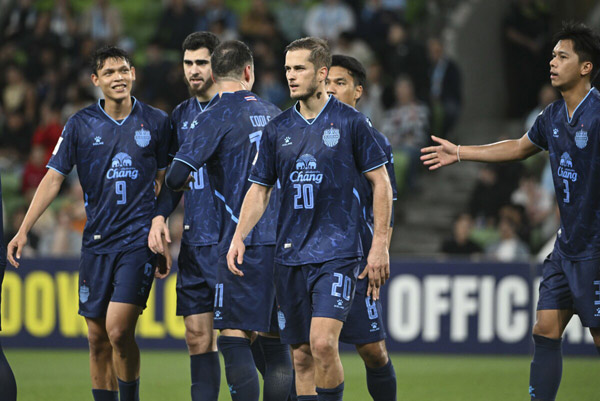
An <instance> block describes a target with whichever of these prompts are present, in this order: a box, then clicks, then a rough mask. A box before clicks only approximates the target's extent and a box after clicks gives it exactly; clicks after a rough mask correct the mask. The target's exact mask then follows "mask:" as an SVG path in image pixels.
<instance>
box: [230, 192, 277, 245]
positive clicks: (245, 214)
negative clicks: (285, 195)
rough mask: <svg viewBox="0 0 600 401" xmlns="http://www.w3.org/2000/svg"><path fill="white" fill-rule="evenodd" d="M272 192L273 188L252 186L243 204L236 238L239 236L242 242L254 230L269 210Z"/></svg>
mask: <svg viewBox="0 0 600 401" xmlns="http://www.w3.org/2000/svg"><path fill="white" fill-rule="evenodd" d="M272 190H273V188H271V187H266V186H264V185H259V184H252V185H251V186H250V189H248V192H246V196H245V197H244V202H243V203H242V208H241V211H240V219H239V222H238V224H237V228H236V230H235V234H234V236H239V237H240V238H241V239H242V241H243V240H244V239H246V237H247V236H248V233H249V232H250V230H252V228H254V226H255V225H256V223H258V221H259V220H260V218H261V217H262V215H263V213H264V212H265V210H266V209H267V205H268V204H269V199H270V198H271V191H272Z"/></svg>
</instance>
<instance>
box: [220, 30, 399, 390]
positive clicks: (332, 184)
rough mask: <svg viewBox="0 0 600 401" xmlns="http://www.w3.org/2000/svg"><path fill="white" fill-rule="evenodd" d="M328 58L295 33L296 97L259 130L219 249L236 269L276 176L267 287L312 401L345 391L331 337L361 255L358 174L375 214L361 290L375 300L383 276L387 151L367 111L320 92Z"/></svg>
mask: <svg viewBox="0 0 600 401" xmlns="http://www.w3.org/2000/svg"><path fill="white" fill-rule="evenodd" d="M330 65H331V53H330V51H329V47H328V45H327V43H326V42H325V41H323V40H321V39H318V38H303V39H298V40H296V41H294V42H292V43H291V44H289V45H288V46H287V48H286V56H285V69H286V77H287V80H288V85H289V88H290V94H291V97H292V99H295V100H297V101H298V102H297V103H296V105H294V106H293V107H292V108H290V109H288V110H286V111H284V112H283V113H281V115H279V116H278V117H276V118H274V119H272V120H271V122H269V124H268V125H267V127H266V128H265V131H264V134H263V139H262V141H261V146H260V151H259V153H258V158H257V161H256V164H255V166H254V168H253V170H252V174H251V176H250V180H251V181H253V182H254V184H253V185H252V186H251V187H250V189H249V191H248V193H247V194H246V198H245V199H244V204H243V206H242V212H241V216H240V221H239V223H238V226H237V230H236V232H235V235H234V237H233V241H232V242H231V247H230V250H229V253H228V255H227V262H228V265H229V269H230V270H231V271H232V272H234V273H235V274H237V275H241V274H242V271H244V265H243V264H242V263H244V262H245V260H246V258H247V256H248V255H247V253H245V252H246V249H245V246H244V239H245V238H246V237H247V236H248V233H249V232H250V230H251V229H252V228H253V227H254V226H255V224H256V222H257V221H258V220H259V219H260V217H261V216H262V214H263V212H264V211H265V209H266V208H267V204H268V202H269V196H270V194H271V188H272V187H273V186H274V185H276V183H277V181H279V182H280V183H281V207H280V210H279V216H278V225H277V247H276V258H275V286H276V291H277V301H278V303H279V306H280V316H279V320H280V328H281V330H280V333H281V339H282V341H283V342H284V343H288V344H291V345H292V350H293V355H294V368H295V370H296V392H297V394H298V400H302V401H308V400H316V399H317V394H318V399H322V400H341V399H342V397H343V390H344V371H343V368H342V364H341V362H340V358H339V352H338V340H339V335H340V330H341V329H342V325H343V322H344V321H345V320H346V316H347V315H348V312H349V310H350V306H351V304H352V298H353V296H354V288H355V283H356V279H357V276H358V274H359V268H360V266H361V262H360V259H361V257H362V256H363V252H362V247H361V243H360V235H359V229H360V224H361V216H360V213H361V211H360V205H359V204H358V200H357V199H356V197H355V194H354V192H356V191H357V190H356V189H355V188H354V186H355V185H356V182H357V180H358V177H359V176H360V175H361V174H365V176H366V177H367V179H368V180H369V181H370V182H371V184H372V186H373V198H374V201H373V205H374V216H375V228H374V236H373V243H372V246H371V250H370V252H369V256H368V264H367V267H366V269H365V271H363V273H362V275H363V276H364V275H366V274H367V273H368V274H369V289H368V294H367V295H372V296H373V298H374V299H377V298H378V297H379V288H380V286H381V285H382V284H383V282H384V281H385V280H386V279H387V278H388V277H389V256H388V229H389V219H390V214H391V207H392V190H391V187H390V181H389V178H388V174H387V172H386V169H385V167H384V164H386V163H387V158H386V156H385V154H384V153H383V151H382V150H381V148H380V147H379V145H378V144H377V141H376V140H375V139H374V137H373V133H372V128H371V127H370V125H369V123H368V121H367V118H366V117H365V116H364V115H362V114H361V113H359V112H358V111H356V110H355V109H353V108H352V107H349V106H347V105H345V104H343V103H341V102H339V101H337V100H336V99H335V98H334V97H333V96H328V95H327V93H326V90H325V79H326V78H327V73H328V70H329V67H330ZM240 265H241V266H240ZM244 274H245V276H247V275H248V273H247V272H244ZM313 358H314V359H313ZM315 384H316V386H317V387H316V388H315Z"/></svg>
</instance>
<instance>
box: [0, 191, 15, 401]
mask: <svg viewBox="0 0 600 401" xmlns="http://www.w3.org/2000/svg"><path fill="white" fill-rule="evenodd" d="M2 210H3V209H2V183H0V294H1V293H2V281H3V280H4V271H5V270H6V247H5V246H4V231H3V227H4V224H3V223H2ZM0 305H1V302H0ZM0 330H2V319H1V317H0ZM0 394H1V395H0V400H2V401H16V400H17V383H16V382H15V375H14V374H13V372H12V369H11V368H10V365H9V364H8V360H7V359H6V356H5V355H4V351H3V350H2V343H0Z"/></svg>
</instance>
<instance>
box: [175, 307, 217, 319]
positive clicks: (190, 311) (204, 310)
mask: <svg viewBox="0 0 600 401" xmlns="http://www.w3.org/2000/svg"><path fill="white" fill-rule="evenodd" d="M214 312H215V310H214V309H213V308H200V309H183V310H179V309H176V311H175V315H176V316H183V317H186V316H192V315H200V314H203V313H214Z"/></svg>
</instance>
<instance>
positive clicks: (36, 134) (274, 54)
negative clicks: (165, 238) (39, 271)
mask: <svg viewBox="0 0 600 401" xmlns="http://www.w3.org/2000/svg"><path fill="white" fill-rule="evenodd" d="M454 3H456V1H448V0H439V1H425V0H364V1H361V0H349V1H341V0H326V1H304V0H278V1H266V0H243V1H224V0H164V1H162V2H159V1H156V2H125V3H124V2H118V3H117V2H111V1H110V0H89V1H83V2H73V1H68V0H56V1H44V0H40V1H33V0H0V7H2V12H0V38H1V39H0V92H1V93H0V169H1V170H2V181H3V193H4V204H5V213H6V216H7V218H6V219H5V220H6V232H7V235H6V238H7V240H8V239H10V238H11V237H12V235H13V234H14V233H15V231H16V230H17V229H18V227H19V225H20V223H21V221H22V218H23V215H24V212H25V211H26V209H27V206H28V204H29V202H30V200H31V198H32V196H33V193H34V192H35V189H36V188H37V185H38V184H39V182H40V180H41V179H42V177H43V176H44V174H45V170H46V169H45V165H46V163H47V161H48V159H49V158H50V156H51V153H52V150H53V148H54V146H55V144H56V142H57V140H58V138H59V136H60V134H61V132H62V127H63V125H64V124H65V122H66V120H67V119H68V118H69V117H70V116H71V115H72V114H73V113H75V112H76V111H77V110H79V109H81V108H83V107H85V106H87V105H89V104H90V103H92V102H94V101H96V100H97V99H98V97H100V96H101V93H99V91H98V89H97V88H95V87H94V86H93V85H92V83H91V80H90V73H91V71H90V69H89V67H88V65H87V64H88V60H89V57H90V55H91V54H92V52H93V51H94V50H95V49H96V48H97V47H99V46H101V45H103V44H115V45H117V46H120V47H122V48H124V49H126V50H127V51H128V52H130V54H132V55H133V60H134V65H135V67H136V70H137V81H136V84H135V87H134V91H133V93H134V95H135V96H137V97H138V98H139V99H140V100H142V101H144V102H146V103H149V104H151V105H153V106H155V107H158V108H160V109H163V110H165V111H167V112H170V111H171V110H172V109H173V108H174V107H175V106H176V105H177V104H178V103H180V102H181V101H183V100H185V99H186V98H187V97H189V94H188V92H187V88H186V85H185V83H184V79H183V71H182V67H181V50H180V49H181V43H182V42H183V40H184V39H185V37H186V36H187V35H188V34H189V33H191V32H194V31H198V30H210V31H212V32H214V33H215V34H217V36H219V37H220V38H221V39H222V40H226V39H240V40H243V41H244V42H246V43H248V44H249V45H250V47H251V48H252V50H253V52H254V55H255V67H256V68H255V71H256V84H255V86H254V91H255V92H256V93H257V94H259V95H260V96H261V97H263V98H265V99H267V100H269V101H271V102H273V103H275V104H277V105H278V106H280V107H282V108H284V107H289V106H290V101H289V96H288V93H289V92H288V88H287V85H286V81H285V75H284V69H283V64H284V49H285V46H286V45H287V44H288V43H289V42H291V41H293V40H294V39H297V38H300V37H302V36H307V35H311V36H319V37H322V38H326V39H327V40H328V41H329V43H330V46H331V48H332V50H333V52H334V53H343V54H347V55H351V56H354V57H356V58H357V59H358V60H360V61H361V62H362V63H363V64H364V66H365V68H366V69H367V71H368V87H367V88H366V91H365V95H364V98H363V99H362V100H361V101H360V103H359V108H360V109H361V110H362V111H363V112H365V114H367V115H368V116H370V117H371V119H372V120H373V123H374V125H375V126H376V127H379V129H380V130H381V131H382V132H384V133H385V134H386V135H387V136H388V137H389V139H390V141H391V142H392V144H393V147H394V151H395V156H396V160H397V164H398V166H399V167H398V169H399V172H398V173H399V174H398V175H399V181H400V184H401V186H402V185H403V184H404V183H406V184H407V188H410V187H411V186H413V185H414V177H415V175H416V173H417V164H418V159H417V158H418V149H419V148H420V147H421V146H423V145H424V144H425V143H426V142H427V137H428V134H429V132H430V130H431V129H432V127H435V129H436V130H437V132H439V133H440V135H441V136H446V135H447V134H448V133H449V132H451V130H452V128H453V126H454V124H455V122H456V120H457V118H458V115H459V113H460V104H461V85H460V72H459V70H458V68H457V66H456V64H455V63H454V62H453V61H452V60H451V59H449V58H448V57H447V56H446V55H445V52H444V46H443V41H442V40H441V39H440V37H439V36H438V34H439V33H440V32H441V30H442V29H443V27H444V23H445V18H446V16H447V14H448V13H449V10H450V9H451V7H452V6H453V5H454ZM136 7H137V8H136ZM140 11H142V12H143V13H142V14H143V15H144V18H143V19H140V16H139V15H140ZM75 175H76V174H71V175H70V177H69V179H67V181H66V184H65V186H64V188H63V189H62V191H61V196H60V198H59V200H58V201H56V202H54V204H53V205H52V208H51V209H50V210H49V212H47V213H46V214H45V215H44V216H43V218H42V220H43V222H42V224H37V225H36V226H35V228H34V231H33V232H32V235H31V238H30V241H29V245H28V249H27V250H26V254H29V255H37V256H45V255H51V256H68V255H76V254H77V253H78V250H79V247H80V244H81V232H82V229H83V225H84V224H85V213H84V210H83V197H82V193H81V188H80V187H79V184H78V182H77V179H76V177H75ZM177 218H178V216H175V218H174V219H172V220H177ZM178 226H180V224H179V225H178V224H173V228H174V229H175V230H176V231H177V229H178V228H179V227H178ZM174 236H175V239H176V241H175V242H177V238H178V237H179V234H178V233H177V232H175V233H174ZM174 248H175V249H176V247H174Z"/></svg>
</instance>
